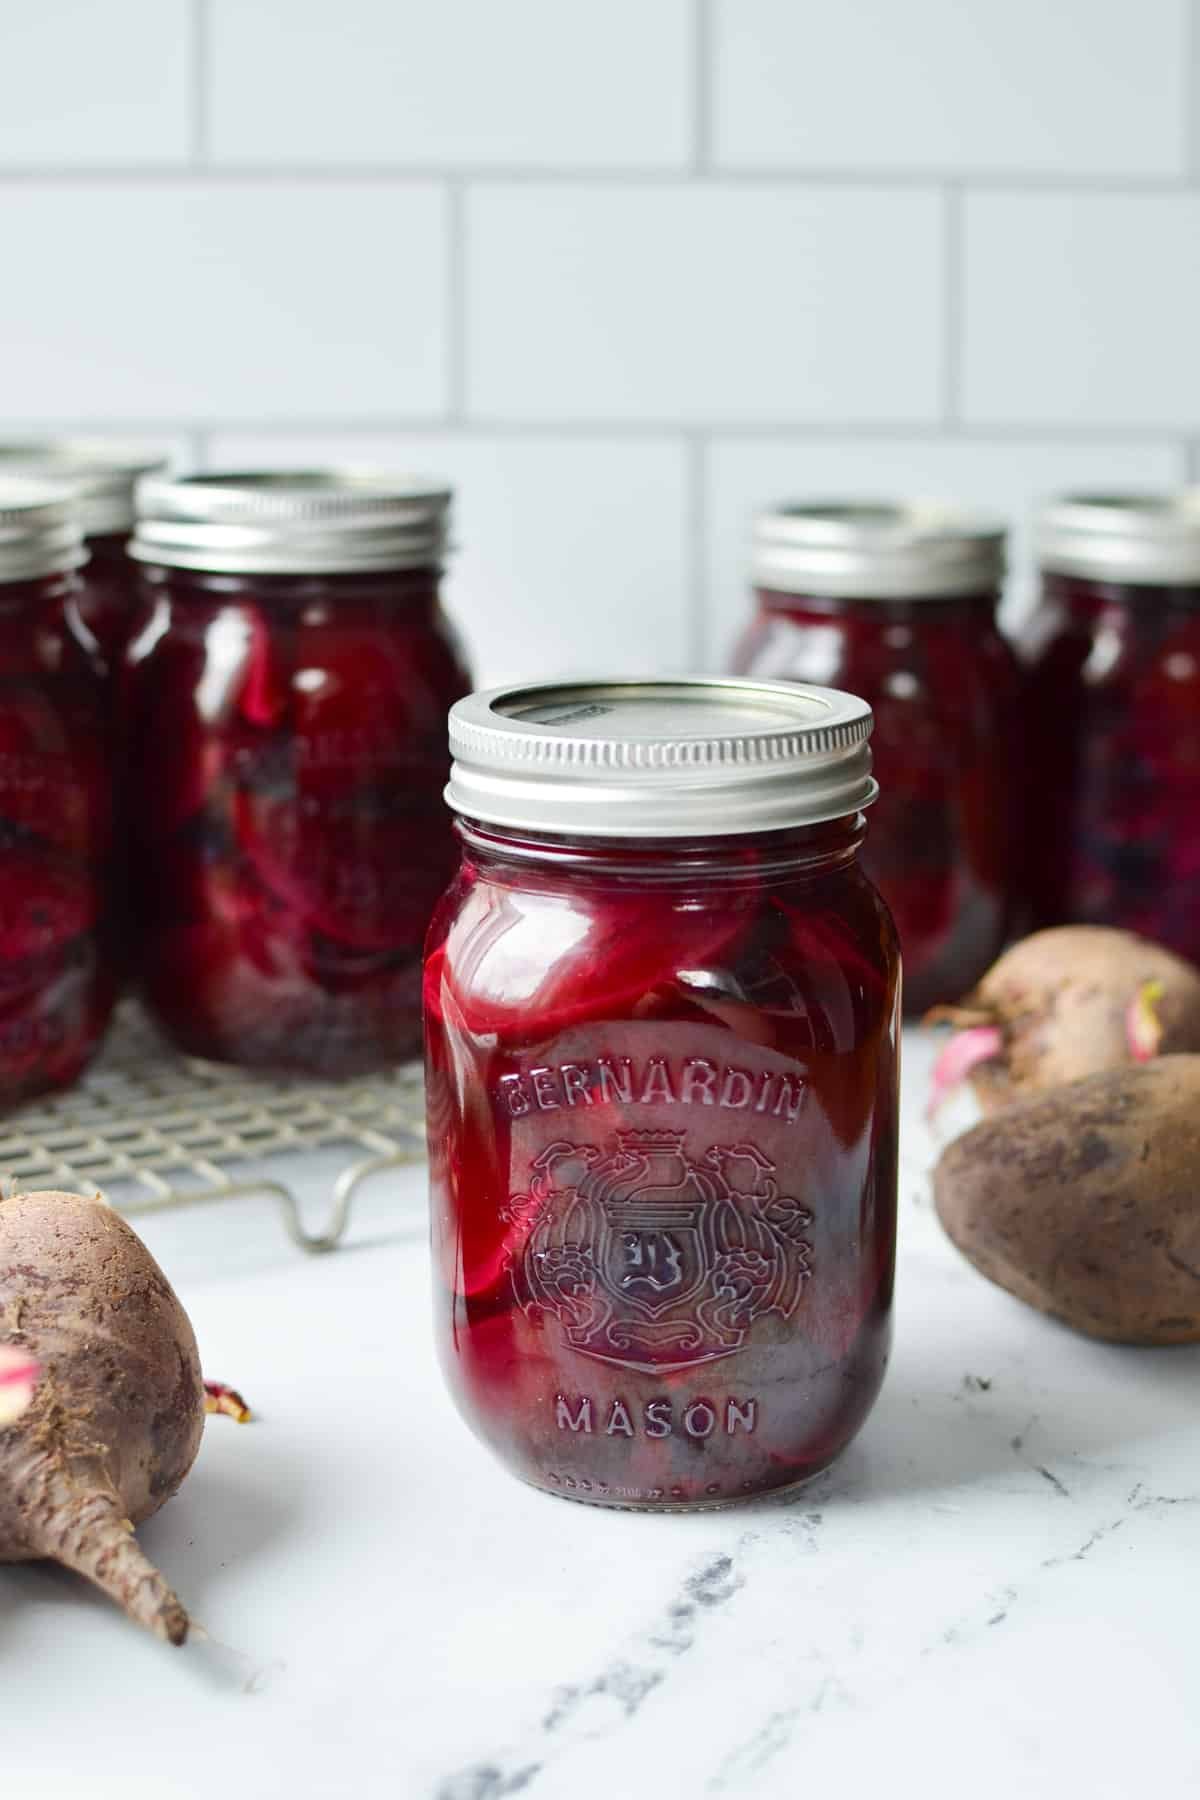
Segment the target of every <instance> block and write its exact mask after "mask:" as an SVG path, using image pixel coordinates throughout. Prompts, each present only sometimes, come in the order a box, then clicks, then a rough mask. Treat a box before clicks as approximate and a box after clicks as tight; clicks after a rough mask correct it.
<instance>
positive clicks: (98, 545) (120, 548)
mask: <svg viewBox="0 0 1200 1800" xmlns="http://www.w3.org/2000/svg"><path fill="white" fill-rule="evenodd" d="M166 460H167V459H166V457H165V456H163V455H162V454H161V453H156V452H154V451H150V450H147V449H145V448H143V447H138V446H135V445H129V444H119V443H114V442H112V441H110V440H107V439H103V438H62V439H49V440H46V441H43V442H34V443H16V444H13V443H9V444H0V475H4V474H10V473H11V474H17V475H26V476H36V477H39V478H42V479H45V480H53V481H56V482H62V483H64V484H65V485H67V486H69V487H70V488H71V489H72V491H73V492H74V494H75V498H76V505H77V508H78V512H79V522H80V527H81V529H82V531H83V536H84V544H85V547H86V549H87V552H88V560H87V563H86V565H85V567H84V569H83V571H82V575H81V586H80V591H79V595H78V600H77V608H78V613H79V617H80V618H81V619H82V620H83V623H84V624H85V625H86V626H87V629H88V630H89V631H90V632H91V634H92V636H93V637H94V638H95V640H96V642H97V644H98V645H99V646H100V650H101V653H102V655H103V656H104V659H105V661H106V663H107V664H108V666H109V669H110V670H114V669H115V667H116V665H117V663H118V662H119V660H120V658H121V655H122V653H123V651H124V648H125V645H126V643H127V642H128V639H129V635H130V632H131V631H132V629H133V626H134V620H135V614H136V607H137V597H138V583H137V570H136V568H135V566H134V564H133V563H132V562H131V561H130V559H129V556H128V554H127V545H128V542H129V535H130V533H131V532H132V530H133V518H134V499H133V495H134V488H135V487H136V485H137V483H138V481H139V480H140V479H141V477H142V476H143V475H152V474H154V473H156V472H158V471H160V470H161V469H163V468H164V467H165V466H166Z"/></svg>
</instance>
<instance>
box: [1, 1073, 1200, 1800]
mask: <svg viewBox="0 0 1200 1800" xmlns="http://www.w3.org/2000/svg"><path fill="white" fill-rule="evenodd" d="M928 1057H929V1046H928V1044H927V1043H925V1042H922V1041H921V1040H920V1039H919V1038H915V1039H914V1040H913V1041H912V1042H911V1043H910V1045H909V1056H908V1062H907V1066H906V1071H905V1083H906V1098H907V1105H906V1119H905V1140H904V1155H903V1173H902V1182H901V1223H902V1231H901V1255H900V1279H899V1314H898V1334H897V1349H896V1354H895V1358H894V1361H893V1364H892V1369H891V1373H890V1375H889V1378H888V1382H887V1385H886V1387H885V1390H884V1394H883V1397H882V1399H881V1400H880V1402H879V1405H878V1406H877V1408H876V1410H875V1412H874V1414H873V1415H872V1417H871V1419H870V1420H869V1422H868V1424H867V1426H866V1428H865V1430H864V1431H863V1433H862V1435H861V1437H860V1438H859V1440H858V1441H857V1443H856V1444H855V1445H854V1446H853V1447H852V1448H851V1450H850V1451H849V1452H848V1453H847V1455H846V1456H845V1458H844V1459H843V1461H842V1462H841V1463H840V1465H839V1466H838V1467H837V1468H836V1469H835V1470H833V1471H831V1472H830V1473H829V1474H827V1475H826V1476H824V1477H821V1478H820V1479H819V1480H818V1481H817V1482H816V1483H815V1484H813V1485H812V1486H811V1487H809V1488H808V1489H807V1490H806V1491H805V1492H804V1493H803V1494H802V1495H801V1496H800V1497H799V1498H798V1499H794V1500H793V1501H792V1502H790V1503H779V1502H775V1503H771V1504H760V1505H757V1506H748V1507H746V1508H744V1509H739V1510H735V1511H731V1512H725V1513H704V1514H698V1515H693V1516H687V1517H678V1516H672V1517H663V1518H649V1517H645V1516H641V1515H636V1514H628V1513H621V1512H605V1511H598V1510H594V1509H589V1508H586V1507H581V1506H572V1505H568V1504H565V1503H563V1502H561V1501H558V1500H554V1499H550V1498H547V1497H544V1496H542V1495H539V1494H537V1493H534V1492H532V1491H531V1490H529V1489H527V1488H525V1487H523V1486H521V1485H520V1484H519V1483H517V1482H516V1481H514V1480H512V1479H511V1478H510V1477H509V1476H508V1475H506V1474H505V1473H504V1472H503V1471H502V1470H501V1469H500V1468H499V1467H497V1466H495V1465H493V1463H492V1462H491V1461H490V1459H489V1458H488V1456H487V1455H486V1454H485V1452H484V1451H482V1450H481V1449H479V1448H478V1447H477V1446H476V1444H475V1442H474V1441H473V1439H472V1438H471V1437H470V1436H469V1434H468V1432H467V1431H466V1429H465V1427H464V1426H462V1425H461V1424H460V1423H459V1421H458V1418H457V1416H456V1415H455V1413H454V1412H453V1410H452V1408H451V1406H450V1404H449V1401H448V1400H447V1399H446V1398H445V1397H444V1395H443V1393H442V1389H441V1386H440V1383H439V1378H438V1374H437V1371H436V1368H435V1365H434V1359H433V1355H432V1351H431V1347H430V1340H429V1327H428V1299H427V1286H428V1283H427V1269H426V1251H425V1213H424V1194H423V1176H422V1172H421V1171H420V1170H417V1169H414V1170H410V1171H406V1172H405V1173H404V1175H403V1176H402V1177H401V1178H399V1180H397V1178H396V1177H389V1178H388V1179H387V1180H386V1181H381V1182H380V1183H378V1184H377V1186H376V1188H375V1190H374V1192H373V1193H371V1194H369V1195H368V1197H367V1198H366V1199H365V1200H364V1203H363V1206H362V1210H361V1212H360V1215H359V1217H358V1219H357V1220H356V1224H355V1227H354V1231H353V1233H352V1238H353V1241H352V1243H351V1245H350V1246H349V1247H348V1248H346V1249H344V1250H342V1251H340V1252H339V1253H337V1254H336V1255H334V1256H331V1257H325V1258H316V1259H314V1258H309V1257H304V1256H302V1255H300V1254H299V1253H298V1252H297V1251H295V1250H294V1249H293V1248H292V1247H291V1245H290V1244H289V1243H288V1242H287V1240H286V1239H285V1237H284V1236H283V1232H282V1228H281V1226H280V1223H279V1221H278V1218H277V1217H276V1215H275V1213H274V1212H273V1211H272V1210H271V1209H270V1207H269V1206H267V1205H266V1204H261V1205H260V1204H259V1203H257V1202H253V1201H249V1202H247V1201H243V1202H230V1203H227V1204H225V1205H223V1206H221V1207H214V1208H211V1209H196V1210H193V1211H189V1212H187V1213H183V1214H178V1215H175V1216H173V1217H169V1218H168V1217H162V1218H159V1219H157V1220H154V1221H152V1222H144V1224H143V1229H144V1231H145V1235H146V1237H147V1239H148V1241H149V1242H150V1244H151V1247H152V1248H153V1249H154V1251H155V1253H156V1254H157V1255H158V1256H159V1257H160V1258H161V1259H162V1261H163V1262H164V1263H165V1264H166V1266H167V1268H168V1271H169V1273H170V1274H171V1276H172V1278H173V1280H174V1281H175V1283H176V1285H177V1287H178V1288H179V1290H180V1293H181V1295H182V1297H183V1299H184V1301H185V1304H186V1305H187V1306H188V1308H189V1310H190V1312H191V1314H192V1318H193V1320H194V1322H195V1325H196V1329H197V1333H198V1335H199V1338H200V1342H201V1346H202V1349H203V1352H204V1361H205V1366H206V1369H207V1371H208V1373H209V1374H210V1375H212V1376H214V1377H217V1378H219V1379H222V1380H227V1381H230V1382H233V1383H235V1384H238V1385H240V1386H242V1387H243V1388H244V1389H245V1391H246V1393H247V1395H248V1397H249V1398H250V1399H251V1401H252V1402H253V1403H254V1405H255V1406H256V1408H257V1410H258V1413H259V1415H260V1417H259V1420H258V1422H257V1423H256V1424H255V1425H253V1426H247V1427H238V1426H235V1425H234V1424H233V1423H232V1422H231V1421H228V1420H224V1419H215V1420H212V1421H210V1423H209V1427H208V1430H207V1432H206V1437H205V1443H204V1446H203V1449H202V1451H201V1455H200V1459H199V1462H198V1464H197V1466H196V1469H195V1471H194V1472H193V1474H192V1476H191V1477H190V1479H189V1481H188V1482H187V1484H186V1486H185V1487H184V1489H183V1491H182V1493H181V1494H180V1495H179V1497H178V1498H177V1499H176V1500H175V1501H173V1502H172V1503H171V1504H170V1505H169V1506H168V1507H167V1508H166V1510H165V1511H164V1512H163V1513H162V1514H161V1515H160V1517H159V1518H158V1519H156V1520H154V1521H152V1522H151V1523H150V1524H149V1525H148V1526H147V1527H145V1529H144V1532H143V1538H144V1542H145V1543H146V1545H147V1547H148V1549H149V1550H150V1551H151V1552H152V1554H153V1555H154V1556H155V1557H156V1558H157V1559H158V1560H159V1561H160V1562H161V1564H162V1566H163V1568H164V1569H165V1570H166V1572H167V1573H168V1575H169V1576H170V1578H171V1579H172V1580H173V1581H174V1582H175V1583H176V1584H177V1586H178V1588H179V1590H180V1592H181V1593H182V1595H183V1596H184V1598H185V1600H186V1601H187V1602H188V1603H189V1605H190V1606H191V1607H192V1609H193V1610H194V1613H195V1615H196V1617H197V1618H198V1619H199V1620H201V1621H202V1622H203V1624H204V1626H205V1627H206V1629H207V1633H208V1634H209V1635H208V1639H207V1641H199V1642H193V1643H192V1644H190V1645H189V1646H188V1647H187V1648H186V1649H185V1650H184V1651H182V1652H173V1651H170V1650H167V1649H165V1648H164V1647H162V1646H160V1645H158V1644H157V1643H155V1642H153V1641H152V1640H151V1639H149V1638H146V1637H143V1636H142V1635H140V1634H139V1633H138V1632H137V1631H135V1630H134V1629H133V1628H132V1627H130V1626H127V1625H126V1624H125V1623H124V1622H123V1621H122V1619H121V1618H120V1617H119V1616H118V1615H117V1614H116V1613H115V1612H114V1611H113V1610H112V1609H111V1608H110V1607H109V1606H108V1605H107V1604H106V1603H105V1602H103V1601H101V1600H100V1599H99V1598H97V1597H95V1596H94V1595H93V1594H92V1593H91V1592H90V1590H89V1589H88V1588H86V1587H85V1585H84V1584H83V1583H82V1582H79V1581H77V1580H75V1579H74V1578H72V1577H70V1576H67V1575H65V1574H62V1573H59V1572H58V1571H55V1570H51V1569H45V1568H36V1569H34V1568H23V1569H2V1570H0V1771H2V1773H0V1786H2V1789H3V1792H4V1794H5V1795H6V1796H8V1795H11V1796H13V1800H17V1797H18V1796H19V1797H20V1800H27V1797H28V1800H35V1797H36V1800H41V1797H42V1796H55V1797H57V1796H59V1795H62V1796H71V1797H72V1800H91V1797H93V1796H99V1797H100V1800H108V1797H109V1796H112V1800H172V1797H173V1796H176V1795H179V1796H184V1797H186V1800H191V1797H192V1796H209V1795H211V1796H214V1797H215V1800H241V1797H242V1796H247V1797H250V1796H252V1797H253V1800H272V1797H274V1796H276V1795H278V1796H284V1795H287V1796H293V1795H295V1796H325V1795H339V1796H341V1795H346V1796H350V1795H353V1796H355V1797H356V1800H357V1797H366V1800H374V1797H375V1796H377V1795H378V1796H386V1797H387V1800H410V1797H411V1800H426V1797H428V1800H503V1797H504V1796H508V1795H516V1794H520V1795H522V1796H528V1800H558V1797H559V1796H562V1797H563V1800H567V1797H568V1796H569V1797H570V1800H674V1797H675V1796H682V1795H688V1796H702V1795H714V1796H722V1795H729V1796H745V1797H746V1800H797V1797H798V1796H801V1795H804V1794H809V1793H814V1792H816V1793H824V1794H826V1795H837V1796H839V1800H840V1797H842V1796H854V1797H856V1796H859V1795H863V1796H866V1795H871V1796H877V1795H886V1794H891V1793H898V1794H900V1795H902V1796H905V1795H908V1794H914V1795H915V1794H919V1795H921V1796H923V1797H925V1800H941V1797H942V1796H947V1797H949V1796H951V1795H954V1796H958V1795H959V1794H960V1793H966V1794H969V1795H970V1796H971V1800H991V1796H1005V1800H1009V1797H1010V1796H1012V1795H1014V1794H1017V1795H1020V1796H1022V1800H1031V1797H1032V1800H1040V1797H1041V1796H1043V1795H1044V1796H1047V1797H1049V1796H1054V1797H1055V1800H1074V1796H1076V1795H1078V1796H1086V1797H1087V1800H1107V1797H1108V1796H1112V1797H1113V1800H1116V1797H1118V1796H1119V1797H1120V1800H1129V1797H1130V1796H1132V1795H1137V1794H1148V1795H1149V1794H1154V1793H1155V1792H1162V1793H1163V1794H1172V1795H1175V1794H1192V1793H1195V1792H1197V1790H1198V1788H1200V1651H1198V1649H1197V1611H1198V1605H1197V1593H1198V1586H1197V1573H1198V1570H1200V1349H1197V1350H1176V1351H1166V1350H1161V1351H1137V1350H1121V1349H1114V1348H1111V1347H1107V1346H1104V1345H1100V1344H1093V1343H1090V1342H1088V1341H1086V1340H1084V1339H1082V1338H1077V1337H1075V1336H1073V1335H1071V1334H1070V1333H1068V1332H1066V1331H1065V1330H1062V1329H1061V1328H1059V1327H1058V1326H1056V1325H1054V1324H1052V1323H1051V1322H1049V1321H1048V1320H1045V1319H1042V1318H1040V1317H1039V1316H1038V1315H1037V1314H1035V1313H1033V1312H1030V1311H1028V1310H1027V1309H1026V1308H1024V1307H1022V1306H1020V1305H1019V1304H1018V1303H1017V1302H1016V1301H1014V1300H1010V1299H1009V1298H1008V1296H1007V1295H1005V1294H1002V1293H1000V1292H999V1291H997V1290H996V1289H994V1288H992V1287H991V1286H989V1285H988V1284H987V1283H986V1282H984V1281H983V1280H981V1279H980V1278H979V1277H978V1276H977V1275H975V1274H974V1272H973V1271H972V1270H971V1269H970V1268H968V1267H967V1266H966V1264H964V1263H963V1262H962V1261H961V1260H960V1259H959V1257H958V1256H957V1254H956V1253H955V1252H954V1251H953V1250H952V1249H951V1248H950V1247H949V1245H948V1244H947V1243H946V1242H945V1240H944V1239H943V1237H942V1235H941V1233H940V1230H939V1228H938V1226H937V1223H936V1220H935V1219H934V1217H933V1215H932V1213H931V1210H930V1206H929V1200H928V1191H927V1184H926V1180H925V1171H926V1169H927V1167H928V1164H929V1161H930V1159H931V1155H932V1145H931V1142H930V1139H929V1137H928V1135H927V1133H926V1131H925V1129H924V1126H923V1125H922V1123H921V1121H920V1118H919V1116H918V1114H919V1101H920V1099H921V1098H922V1096H923V1093H924V1078H925V1072H926V1069H927V1066H928ZM294 1173H295V1174H296V1179H297V1182H298V1184H299V1183H300V1182H301V1181H303V1183H304V1184H305V1191H306V1192H307V1193H309V1194H310V1196H311V1197H312V1198H313V1200H314V1204H319V1202H320V1199H321V1183H320V1179H319V1178H320V1176H321V1173H322V1172H321V1170H320V1168H319V1166H318V1165H317V1164H315V1163H312V1164H309V1165H306V1166H305V1167H304V1168H302V1169H300V1170H298V1171H295V1172H294Z"/></svg>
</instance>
